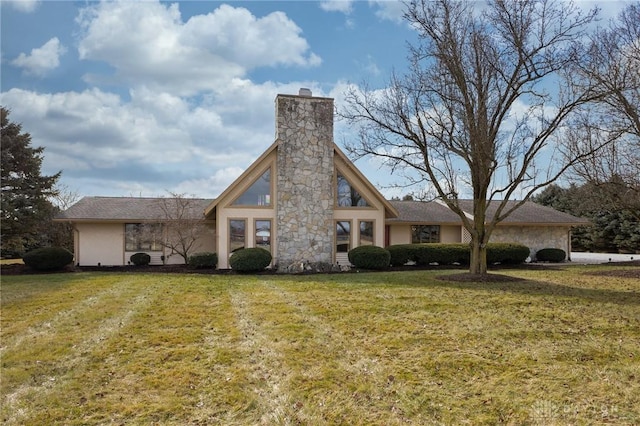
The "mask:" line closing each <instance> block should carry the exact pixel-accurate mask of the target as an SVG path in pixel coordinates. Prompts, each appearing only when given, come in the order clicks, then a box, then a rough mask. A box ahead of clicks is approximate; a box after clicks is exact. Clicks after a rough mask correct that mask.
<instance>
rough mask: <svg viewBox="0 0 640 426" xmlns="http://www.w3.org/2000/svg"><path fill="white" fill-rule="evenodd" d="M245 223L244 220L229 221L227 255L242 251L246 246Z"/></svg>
mask: <svg viewBox="0 0 640 426" xmlns="http://www.w3.org/2000/svg"><path fill="white" fill-rule="evenodd" d="M246 231H247V222H246V221H245V220H244V219H232V220H230V221H229V253H233V252H234V251H236V250H239V249H243V248H244V247H245V244H246V235H247V233H246Z"/></svg>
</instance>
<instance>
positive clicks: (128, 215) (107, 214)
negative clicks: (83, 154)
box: [56, 197, 212, 221]
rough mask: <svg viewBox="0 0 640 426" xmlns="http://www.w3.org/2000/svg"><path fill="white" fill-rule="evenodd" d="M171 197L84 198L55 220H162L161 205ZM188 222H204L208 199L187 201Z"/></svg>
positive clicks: (163, 217)
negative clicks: (201, 220) (191, 220)
mask: <svg viewBox="0 0 640 426" xmlns="http://www.w3.org/2000/svg"><path fill="white" fill-rule="evenodd" d="M171 199H172V198H142V197H84V198H82V199H81V200H80V201H78V202H77V203H75V204H74V205H72V206H71V207H70V208H69V209H67V210H65V211H63V212H62V213H60V214H59V215H57V216H56V220H58V221H68V220H72V221H94V220H109V221H124V220H127V221H148V220H159V219H165V218H166V216H165V214H164V213H163V209H162V203H163V202H166V201H169V200H171ZM188 200H189V202H190V204H191V206H189V207H190V208H189V211H188V213H187V217H185V218H187V219H204V209H205V208H206V207H207V206H208V205H209V204H210V203H211V201H212V200H211V199H203V198H188Z"/></svg>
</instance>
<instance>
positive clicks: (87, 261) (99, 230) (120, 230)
mask: <svg viewBox="0 0 640 426" xmlns="http://www.w3.org/2000/svg"><path fill="white" fill-rule="evenodd" d="M75 227H76V229H77V231H78V233H79V236H78V242H77V243H78V244H77V246H76V247H77V252H76V253H75V256H76V263H78V264H79V265H80V266H95V265H97V264H98V263H100V264H101V265H104V266H115V265H123V264H124V224H123V223H78V224H76V226H75Z"/></svg>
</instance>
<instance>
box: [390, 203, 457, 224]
mask: <svg viewBox="0 0 640 426" xmlns="http://www.w3.org/2000/svg"><path fill="white" fill-rule="evenodd" d="M391 204H392V205H393V207H395V208H396V210H398V217H397V218H394V219H388V220H387V222H390V223H402V222H411V223H420V222H424V223H455V224H459V223H460V218H459V217H458V215H457V214H455V213H454V212H452V211H451V210H450V209H449V208H448V207H447V206H445V205H442V204H440V203H437V202H435V201H430V202H424V201H396V200H394V201H391Z"/></svg>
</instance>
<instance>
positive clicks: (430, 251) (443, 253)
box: [387, 243, 529, 266]
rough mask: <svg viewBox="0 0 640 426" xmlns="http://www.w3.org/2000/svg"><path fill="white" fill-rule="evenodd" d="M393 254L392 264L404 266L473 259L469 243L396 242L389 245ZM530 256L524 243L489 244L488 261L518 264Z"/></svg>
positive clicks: (461, 262) (450, 262) (466, 262)
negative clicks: (409, 263)
mask: <svg viewBox="0 0 640 426" xmlns="http://www.w3.org/2000/svg"><path fill="white" fill-rule="evenodd" d="M387 250H388V251H389V253H390V254H391V265H393V266H402V265H405V264H406V263H408V262H410V261H411V262H415V263H416V265H419V266H424V265H429V264H432V263H437V264H438V265H452V264H454V263H459V264H461V265H468V264H469V262H470V261H471V248H470V247H469V245H468V244H464V243H458V244H442V243H440V244H433V243H430V244H396V245H392V246H389V247H387ZM527 257H529V248H528V247H527V246H524V245H522V244H513V243H489V244H487V263H488V264H494V263H501V264H518V263H523V262H524V261H525V260H527Z"/></svg>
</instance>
